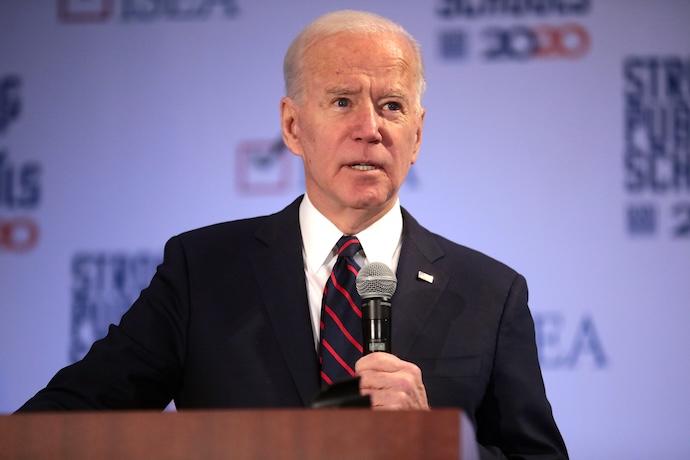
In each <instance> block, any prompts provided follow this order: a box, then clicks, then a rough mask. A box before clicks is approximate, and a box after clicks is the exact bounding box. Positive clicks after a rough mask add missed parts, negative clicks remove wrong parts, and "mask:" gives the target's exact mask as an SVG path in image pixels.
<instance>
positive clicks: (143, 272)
mask: <svg viewBox="0 0 690 460" xmlns="http://www.w3.org/2000/svg"><path fill="white" fill-rule="evenodd" d="M160 262H161V257H160V255H158V254H152V253H149V252H140V253H127V252H101V251H95V252H79V253H77V254H75V255H74V256H73V258H72V326H71V331H70V336H71V340H70V349H69V358H70V360H71V361H78V360H80V359H81V358H83V357H84V355H85V354H86V352H87V351H88V350H89V348H90V347H91V344H93V342H94V341H96V340H98V339H100V338H102V337H104V336H105V335H106V333H107V332H108V327H109V326H110V325H111V324H117V323H119V321H120V318H121V317H122V315H123V314H124V313H125V312H126V311H127V310H128V309H129V307H130V306H131V305H132V304H133V303H134V301H135V300H136V299H137V298H138V297H139V294H140V292H141V290H142V289H144V288H145V287H146V286H148V284H149V282H150V281H151V277H152V276H153V274H154V273H155V271H156V266H157V265H158V264H159V263H160Z"/></svg>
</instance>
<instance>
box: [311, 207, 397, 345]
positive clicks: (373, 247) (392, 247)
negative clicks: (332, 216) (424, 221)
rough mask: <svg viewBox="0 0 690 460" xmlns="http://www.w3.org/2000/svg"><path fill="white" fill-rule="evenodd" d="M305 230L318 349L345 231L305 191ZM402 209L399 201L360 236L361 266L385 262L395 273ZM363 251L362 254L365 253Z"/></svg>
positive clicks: (313, 326)
mask: <svg viewBox="0 0 690 460" xmlns="http://www.w3.org/2000/svg"><path fill="white" fill-rule="evenodd" d="M299 223H300V228H301V231H302V258H303V259H304V275H305V278H306V281H307V296H308V297H309V313H310V315H311V321H312V330H313V332H314V343H315V345H316V347H317V350H318V345H319V338H320V337H319V336H320V327H319V322H320V320H321V300H322V297H323V289H324V286H325V285H326V281H327V280H328V277H329V276H330V274H331V271H332V270H333V266H334V265H335V261H336V260H337V259H338V253H337V250H336V243H337V242H338V240H339V239H340V238H341V237H342V236H343V233H342V232H341V231H340V230H338V228H337V227H336V226H335V225H333V223H332V222H331V221H329V220H328V219H326V217H325V216H324V215H323V214H321V213H320V212H319V211H318V210H317V209H316V208H315V207H314V205H313V204H312V202H311V201H310V200H309V197H308V196H307V195H306V194H305V195H304V199H303V200H302V203H301V204H300V207H299ZM402 227H403V220H402V212H401V210H400V200H396V202H395V204H394V205H393V207H392V208H391V210H390V211H388V212H387V213H386V214H385V215H384V216H383V217H381V218H380V219H379V220H377V221H376V222H374V223H373V224H371V225H370V226H369V227H367V228H366V229H365V230H362V231H361V232H359V233H358V234H357V235H355V236H357V238H358V239H359V242H360V243H361V245H362V251H360V252H358V253H357V254H356V255H355V261H356V262H357V263H358V264H359V266H360V267H364V265H366V264H367V263H370V262H383V263H385V264H386V265H388V266H389V267H391V269H392V270H393V271H394V272H395V271H396V270H397V267H398V259H399V258H400V248H401V247H402ZM362 252H363V253H362Z"/></svg>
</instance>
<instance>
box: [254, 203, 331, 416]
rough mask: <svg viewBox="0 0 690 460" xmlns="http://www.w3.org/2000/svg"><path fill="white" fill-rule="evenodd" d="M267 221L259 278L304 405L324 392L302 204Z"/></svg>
mask: <svg viewBox="0 0 690 460" xmlns="http://www.w3.org/2000/svg"><path fill="white" fill-rule="evenodd" d="M300 201H301V198H300V199H297V200H295V201H294V202H293V203H292V204H291V205H290V206H288V207H287V208H285V209H284V210H283V211H281V212H279V213H277V214H273V215H271V216H269V217H267V218H266V222H265V223H264V224H263V225H262V226H261V227H260V228H259V229H258V230H257V232H256V237H257V238H258V239H259V240H260V241H262V242H263V243H264V245H265V246H264V247H262V248H261V249H260V250H259V251H257V254H256V255H255V257H254V258H253V259H252V267H253V270H254V274H255V276H256V279H257V281H258V283H259V289H260V291H261V295H262V298H263V301H264V305H265V306H266V311H267V313H268V317H269V319H270V321H271V324H272V325H273V329H274V331H275V335H276V337H277V340H278V342H279V344H280V347H281V350H282V352H283V355H284V357H285V362H286V363H287V366H288V368H289V369H290V373H291V375H292V378H293V380H294V382H295V385H296V387H297V389H298V391H299V393H300V395H301V397H302V401H303V402H304V405H305V406H309V405H311V403H312V400H313V398H314V396H315V395H316V393H317V391H318V388H319V370H318V359H317V356H316V350H315V348H314V340H313V332H312V326H311V319H310V315H309V305H308V301H307V290H306V289H307V288H306V282H305V279H304V261H303V258H302V237H301V233H300V227H299V203H300Z"/></svg>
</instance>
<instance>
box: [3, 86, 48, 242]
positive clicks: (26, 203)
mask: <svg viewBox="0 0 690 460" xmlns="http://www.w3.org/2000/svg"><path fill="white" fill-rule="evenodd" d="M21 83H22V81H21V78H20V77H19V76H17V75H6V76H3V77H0V139H2V140H3V143H4V142H5V141H6V140H5V136H6V135H8V134H9V132H10V131H11V129H10V128H11V126H10V125H12V124H13V123H15V122H17V120H18V119H19V115H20V114H21V107H22V101H21ZM40 204H41V165H40V164H39V163H37V162H35V161H19V160H16V159H14V158H12V156H11V155H10V153H9V148H8V147H0V253H3V252H5V253H6V252H15V253H17V252H26V251H30V250H31V249H33V248H34V247H35V246H36V244H37V243H38V239H39V234H40V232H39V227H38V223H37V222H36V219H35V218H34V216H32V215H31V213H33V212H34V211H35V210H36V209H37V208H38V207H39V205H40Z"/></svg>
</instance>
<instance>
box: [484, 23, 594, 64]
mask: <svg viewBox="0 0 690 460" xmlns="http://www.w3.org/2000/svg"><path fill="white" fill-rule="evenodd" d="M484 35H485V36H486V37H487V39H488V42H489V46H488V47H487V49H486V50H485V52H484V56H485V57H486V58H487V59H489V60H494V59H517V60H524V59H529V58H565V59H576V58H580V57H582V56H584V55H585V54H586V53H587V52H588V51H589V49H590V46H591V38H590V35H589V32H588V31H587V29H586V28H584V27H583V26H581V25H580V24H576V23H567V24H563V25H560V26H553V25H546V24H544V25H538V26H534V27H527V26H515V27H508V28H501V27H490V28H488V29H486V30H485V31H484Z"/></svg>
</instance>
